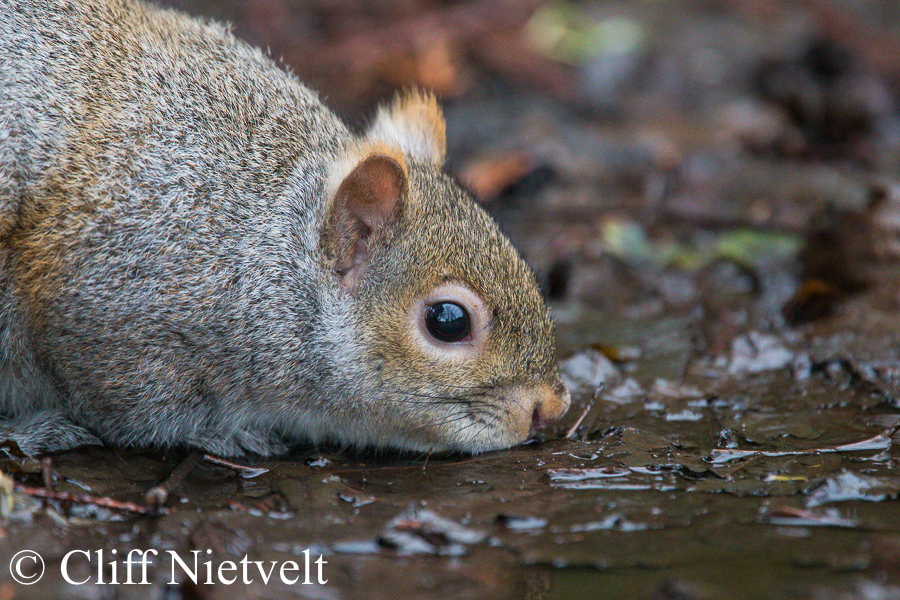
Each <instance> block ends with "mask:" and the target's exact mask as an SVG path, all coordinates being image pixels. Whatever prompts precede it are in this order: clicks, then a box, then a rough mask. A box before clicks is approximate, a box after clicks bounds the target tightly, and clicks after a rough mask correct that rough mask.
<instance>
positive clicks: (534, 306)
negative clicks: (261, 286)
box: [320, 92, 569, 452]
mask: <svg viewBox="0 0 900 600" xmlns="http://www.w3.org/2000/svg"><path fill="white" fill-rule="evenodd" d="M444 153H445V133H444V120H443V117H442V115H441V111H440V109H439V108H438V105H437V103H436V101H435V100H434V98H433V97H432V96H430V95H425V94H422V93H419V92H411V93H408V94H406V95H404V96H398V97H397V98H396V99H395V100H394V102H393V103H392V104H391V105H389V106H387V107H383V108H381V109H380V110H379V112H378V114H377V115H376V117H375V120H374V122H373V124H372V126H371V127H370V129H369V130H368V132H367V135H366V136H365V137H364V138H363V139H360V140H358V141H357V142H356V144H355V145H352V146H351V147H350V148H348V149H347V150H346V151H345V153H344V155H343V157H342V158H341V159H339V160H338V161H336V162H335V164H334V165H332V170H331V175H330V179H329V184H328V194H329V205H328V209H327V215H326V218H325V222H324V225H323V230H322V232H321V237H320V240H321V250H322V252H323V256H324V262H325V265H326V267H327V269H328V271H329V273H330V276H331V277H332V284H333V285H334V286H335V288H337V289H338V290H339V295H342V296H343V297H345V298H346V299H347V301H348V302H349V304H350V307H351V308H350V311H349V312H350V314H352V319H353V320H354V321H355V330H356V333H357V334H358V335H359V337H360V342H361V343H360V344H359V346H358V347H359V348H360V353H361V355H360V356H355V357H354V356H347V357H346V360H358V361H361V362H362V364H363V365H364V366H365V370H364V375H363V376H362V377H361V378H360V380H359V381H358V382H356V383H357V390H356V391H357V393H358V394H359V396H360V406H361V407H362V408H361V410H362V411H365V412H366V414H365V421H366V423H368V425H367V426H366V427H362V426H360V428H359V429H357V439H343V440H342V441H345V442H351V443H360V442H362V443H366V444H373V445H379V446H385V445H389V446H394V447H398V448H405V449H414V450H432V449H433V450H437V451H446V450H459V451H466V452H480V451H485V450H492V449H497V448H504V447H508V446H511V445H514V444H517V443H519V442H522V441H524V440H525V439H526V438H527V437H528V436H529V435H530V433H531V432H532V431H533V430H534V429H535V428H536V427H540V426H541V425H542V424H544V423H546V422H548V421H552V420H556V419H558V418H559V417H560V416H562V415H563V414H564V413H565V411H566V409H567V408H568V405H569V393H568V391H567V390H566V388H565V386H564V385H563V383H562V381H561V379H560V377H559V373H558V371H557V367H556V357H555V351H554V343H553V326H552V323H551V321H550V319H549V316H548V313H547V308H546V307H545V305H544V302H543V300H542V298H541V296H540V293H539V291H538V287H537V284H536V282H535V278H534V275H533V273H532V272H531V270H530V269H529V267H528V266H527V265H526V264H525V262H524V261H523V260H522V258H521V257H520V256H519V254H518V252H517V251H516V250H515V249H514V248H513V246H512V244H511V243H510V242H509V240H508V239H507V238H506V237H505V236H504V235H503V234H502V233H501V232H500V230H499V228H498V227H497V225H496V223H495V222H494V221H493V220H492V219H491V218H490V217H489V216H488V215H487V214H486V213H485V212H484V211H483V210H482V209H481V207H480V206H478V205H477V204H476V203H475V202H474V200H473V199H472V197H471V196H470V195H469V194H468V193H467V192H465V191H464V190H463V189H462V188H461V187H460V186H459V185H457V184H456V182H454V181H453V180H452V179H451V178H450V177H449V176H447V175H446V174H445V173H443V172H442V170H441V165H442V163H443V160H444ZM363 429H366V431H365V432H363V431H362V430H363ZM360 434H361V435H360ZM337 437H341V436H340V435H338V436H337Z"/></svg>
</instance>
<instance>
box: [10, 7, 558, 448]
mask: <svg viewBox="0 0 900 600" xmlns="http://www.w3.org/2000/svg"><path fill="white" fill-rule="evenodd" d="M444 154H445V131H444V121H443V117H442V115H441V111H440V109H439V107H438V105H437V103H436V101H435V100H434V98H433V97H432V96H430V95H429V94H425V93H421V92H415V91H413V92H408V93H406V94H403V95H399V96H397V97H396V98H395V100H394V101H393V102H392V103H391V104H389V105H387V106H384V107H382V108H381V109H379V111H378V112H377V114H376V115H375V117H374V120H373V122H372V124H371V125H370V127H369V128H368V130H367V131H366V132H365V133H363V134H361V135H357V134H354V133H352V132H351V131H350V130H349V129H348V128H347V127H346V126H345V125H344V124H343V123H342V122H341V121H340V120H339V119H338V118H337V117H335V116H334V115H333V113H332V112H331V111H329V110H328V109H327V108H326V107H325V106H324V105H323V104H322V103H321V102H320V101H319V99H318V98H317V96H316V94H315V93H314V92H312V91H310V90H309V89H307V88H306V87H304V86H303V85H301V84H300V83H299V82H298V81H297V79H296V78H295V77H294V76H293V75H291V74H290V73H287V72H285V71H284V70H282V69H281V68H280V67H279V66H278V65H277V64H276V63H275V62H274V61H272V60H271V59H270V58H269V57H268V56H266V55H265V54H264V53H263V52H261V51H260V50H258V49H255V48H253V47H251V46H249V45H247V44H245V43H243V42H241V41H239V40H238V39H236V38H235V37H234V36H233V35H232V33H231V32H230V31H229V30H228V29H227V28H226V27H224V26H221V25H219V24H216V23H211V22H202V21H200V20H196V19H192V18H189V17H187V16H185V15H183V14H181V13H179V12H176V11H172V10H167V9H162V8H158V7H155V6H152V5H149V4H144V3H141V2H138V1H136V0H8V1H6V2H3V3H0V433H2V432H3V431H6V432H7V435H6V437H8V438H11V439H13V440H15V441H16V442H18V444H19V446H20V447H21V448H22V450H24V451H25V452H27V453H31V454H35V453H44V452H52V451H57V450H61V449H67V448H70V447H74V446H78V445H81V444H85V443H97V442H98V441H101V442H103V443H107V444H111V445H122V446H153V447H170V446H174V445H187V446H193V447H198V448H201V449H203V450H206V451H209V452H213V453H216V454H220V455H226V456H227V455H240V454H243V453H245V452H254V453H258V454H262V455H269V454H274V453H279V452H282V451H284V450H285V449H286V447H287V444H290V443H294V442H297V441H312V442H319V441H332V442H336V443H340V444H346V445H355V446H374V447H394V448H398V449H407V450H416V451H431V450H435V451H463V452H480V451H485V450H490V449H496V448H503V447H508V446H511V445H513V444H516V443H519V442H521V441H523V440H524V439H525V438H526V437H527V436H528V435H529V434H530V432H531V430H532V427H533V426H534V425H539V424H541V423H542V422H546V421H550V420H554V419H556V418H558V417H559V416H561V415H562V414H563V413H564V412H565V410H566V408H567V407H568V403H569V395H568V392H567V391H566V390H565V387H564V385H563V384H562V382H561V380H560V377H559V374H558V372H557V368H556V362H555V352H554V348H553V328H552V324H551V321H550V319H549V317H548V313H547V309H546V308H545V306H544V303H543V301H542V299H541V297H540V294H539V292H538V288H537V286H536V283H535V280H534V276H533V274H532V272H531V271H530V270H529V268H528V267H527V266H526V264H525V263H524V261H523V260H522V259H521V257H520V256H519V255H518V253H517V252H516V251H515V249H514V248H513V247H512V245H511V244H510V243H509V241H508V240H507V239H506V238H505V237H504V236H503V235H502V234H501V233H500V231H499V229H498V228H497V226H496V225H495V223H494V222H493V221H492V220H491V219H490V217H489V216H488V215H487V214H486V213H485V212H484V211H483V210H482V209H481V208H480V207H479V206H478V205H477V204H476V203H475V202H474V201H473V200H472V199H471V197H470V196H469V195H468V194H467V193H466V192H465V191H463V190H462V189H461V188H460V187H459V186H458V185H457V184H456V183H455V182H454V180H453V179H452V178H451V177H449V176H448V175H446V174H445V173H443V172H442V170H441V165H442V163H443V161H444ZM442 302H452V303H455V304H456V305H459V306H462V307H463V308H464V309H465V314H466V316H467V317H468V318H469V320H470V321H471V333H470V335H469V336H468V337H467V338H465V339H461V340H459V341H452V342H449V343H447V342H442V341H441V340H440V339H435V338H434V336H433V335H431V334H430V332H431V331H432V330H431V329H429V327H432V328H433V325H432V323H433V321H428V319H432V317H427V316H426V317H423V314H431V313H429V307H433V306H435V305H436V304H435V303H438V304H440V303H442ZM435 318H436V317H435ZM423 319H424V320H423ZM423 323H424V324H423Z"/></svg>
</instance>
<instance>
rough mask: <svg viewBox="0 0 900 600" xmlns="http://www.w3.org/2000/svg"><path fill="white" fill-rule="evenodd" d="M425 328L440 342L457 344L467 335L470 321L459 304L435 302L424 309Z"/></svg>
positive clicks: (467, 314)
mask: <svg viewBox="0 0 900 600" xmlns="http://www.w3.org/2000/svg"><path fill="white" fill-rule="evenodd" d="M425 327H427V328H428V333H430V334H431V335H432V336H434V338H435V339H437V340H439V341H441V342H459V341H462V340H464V339H465V338H466V337H467V336H468V335H469V331H470V329H471V319H470V318H469V313H467V312H466V309H464V308H463V307H462V306H460V305H459V304H456V303H455V302H437V303H435V304H432V305H431V306H429V307H427V308H426V309H425Z"/></svg>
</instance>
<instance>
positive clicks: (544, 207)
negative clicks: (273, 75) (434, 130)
mask: <svg viewBox="0 0 900 600" xmlns="http://www.w3.org/2000/svg"><path fill="white" fill-rule="evenodd" d="M167 3H168V4H171V5H173V6H177V7H178V8H181V9H183V10H185V11H187V12H189V13H192V14H195V15H202V16H207V17H211V18H214V19H217V20H223V21H228V22H231V23H233V24H234V28H235V31H236V33H237V35H238V36H240V37H242V38H244V39H246V40H248V41H249V42H251V43H253V44H255V45H258V46H261V47H264V48H268V49H269V50H270V52H271V54H272V56H273V57H276V58H280V59H281V60H283V62H284V64H285V65H286V66H287V67H288V68H290V69H291V70H292V71H294V72H295V73H296V74H297V75H298V76H299V77H300V78H301V79H302V80H304V81H305V82H308V83H309V84H310V85H311V86H312V87H313V88H315V89H317V90H319V91H320V93H321V95H322V97H323V98H324V99H325V101H326V102H327V103H328V104H329V105H330V106H332V107H333V108H334V109H335V110H336V111H337V112H338V114H340V115H341V116H342V117H343V118H345V119H346V120H347V121H348V122H349V123H350V124H351V125H352V126H354V127H356V128H357V129H360V130H361V129H363V128H364V127H365V124H366V120H367V119H368V117H369V116H370V115H371V114H372V112H373V110H374V107H375V106H376V105H377V104H378V103H379V102H382V101H385V100H387V99H389V98H390V96H391V95H392V94H393V93H394V92H395V91H396V90H397V89H399V88H403V87H407V86H418V87H422V88H426V89H431V90H433V91H434V92H435V94H436V95H437V96H438V97H439V98H440V99H441V101H442V102H443V104H444V106H445V111H446V117H447V120H448V144H449V161H448V169H449V170H450V172H451V173H453V174H454V175H455V176H457V177H458V178H459V179H460V180H461V181H462V182H463V183H464V184H465V185H466V186H468V187H469V188H470V189H471V190H472V191H473V192H474V193H475V194H476V195H477V197H478V199H479V201H480V202H482V203H483V204H484V205H485V207H486V208H487V209H488V210H489V211H490V212H491V213H493V214H494V215H495V217H497V218H498V220H499V221H500V222H501V225H502V226H503V227H504V229H505V230H506V231H507V232H508V233H509V234H510V236H511V237H512V238H513V240H514V242H515V243H516V244H517V245H518V247H519V248H521V249H522V251H523V253H524V254H525V255H526V258H527V259H528V260H529V261H530V262H531V264H532V265H533V266H534V267H535V269H536V271H537V273H538V277H539V279H540V281H541V283H542V285H543V288H544V291H545V294H546V295H547V297H548V298H549V299H550V300H553V301H558V302H560V303H562V304H561V305H560V306H558V307H557V317H558V319H559V320H560V323H561V328H560V336H561V339H562V346H563V351H564V353H565V352H566V351H567V350H570V349H574V348H578V347H580V346H582V345H583V344H585V343H594V342H598V341H602V340H603V339H606V338H605V337H604V335H605V334H604V333H603V332H602V331H600V330H598V329H597V328H596V327H592V328H589V332H588V333H585V328H584V327H583V324H584V322H585V319H586V318H588V317H586V316H585V313H584V312H583V311H581V312H577V311H576V312H577V314H573V313H572V311H571V310H569V311H568V312H567V310H566V309H565V307H566V306H569V307H570V308H571V306H574V305H578V306H581V307H588V308H589V309H590V310H591V311H593V313H594V314H595V316H596V317H597V318H595V319H594V320H595V321H597V322H598V323H603V322H606V321H608V320H609V319H607V317H610V316H614V317H616V318H617V320H618V321H619V322H622V319H626V320H627V319H629V318H631V319H635V320H638V321H642V320H644V319H646V318H655V317H663V316H665V315H667V314H672V313H677V314H681V315H685V314H687V315H693V317H692V318H691V320H692V321H693V322H694V324H695V329H696V330H697V334H696V336H695V338H696V339H695V341H694V342H693V343H695V344H696V345H698V350H699V351H700V352H701V353H711V354H716V353H717V352H718V351H721V350H723V349H724V348H726V347H727V346H728V344H729V343H730V341H731V339H732V338H733V337H734V335H735V334H736V333H737V332H738V331H740V330H743V329H749V328H755V329H763V330H772V329H776V330H777V329H782V328H784V327H785V326H794V325H800V324H803V323H807V322H812V321H817V320H820V319H823V318H827V317H830V316H833V315H834V314H835V312H840V311H839V310H838V308H840V307H841V306H843V305H842V304H841V303H843V302H845V301H846V300H847V299H848V298H852V297H854V295H855V294H858V293H859V292H861V291H863V290H866V289H871V288H872V287H873V285H875V284H878V285H879V286H880V288H881V289H882V290H883V291H884V293H885V296H884V298H883V300H884V302H882V303H881V305H882V306H886V305H890V306H887V308H891V307H893V306H894V305H900V300H898V298H900V296H898V293H897V290H898V289H900V287H898V286H896V285H894V283H893V279H892V278H891V276H890V275H887V276H885V275H882V274H879V273H873V272H870V271H871V270H872V269H875V268H876V265H878V264H881V265H884V264H888V265H890V264H891V263H892V261H893V260H894V259H895V257H896V254H897V252H898V248H900V246H898V239H897V235H898V231H900V212H898V210H897V209H898V207H900V204H898V203H900V192H898V189H900V188H898V187H897V182H898V178H897V174H898V172H900V171H898V166H900V120H898V111H897V108H898V106H897V91H898V83H900V81H898V80H900V3H897V2H896V1H894V0H696V1H692V2H677V1H674V0H632V1H630V2H614V1H595V2H569V1H562V2H558V1H540V0H521V1H512V0H470V1H463V2H452V1H447V0H361V1H350V0H246V1H240V2H228V1H224V0H169V1H168V2H167ZM882 271H884V270H882ZM885 272H887V273H889V272H890V270H887V271H885ZM885 303H886V304H885ZM866 310H868V308H867V309H866ZM588 319H589V318H588ZM589 320H590V319H589ZM567 323H572V324H573V327H571V328H570V329H571V330H570V329H567V327H566V324H567ZM610 335H612V334H610Z"/></svg>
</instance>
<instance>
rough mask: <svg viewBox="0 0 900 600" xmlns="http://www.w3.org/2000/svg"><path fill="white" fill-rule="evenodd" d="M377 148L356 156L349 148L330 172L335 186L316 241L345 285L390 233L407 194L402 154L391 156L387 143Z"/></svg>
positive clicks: (350, 287) (352, 281) (349, 286)
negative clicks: (355, 158) (326, 214)
mask: <svg viewBox="0 0 900 600" xmlns="http://www.w3.org/2000/svg"><path fill="white" fill-rule="evenodd" d="M378 150H379V148H378V147H375V148H374V149H371V148H367V149H364V153H363V155H362V158H361V159H359V160H358V162H354V161H352V160H351V159H352V158H353V157H354V155H355V154H356V152H353V151H351V152H350V153H348V156H347V157H346V159H345V160H344V161H342V162H341V163H338V164H337V165H335V167H334V170H333V172H332V175H331V177H332V179H333V181H332V182H331V184H330V185H329V188H331V189H333V190H334V192H333V195H332V198H331V206H330V207H329V210H328V216H327V218H326V220H325V227H324V230H323V231H322V237H321V242H320V243H321V244H322V249H323V250H324V252H325V256H326V257H327V259H328V260H329V261H330V262H331V268H332V270H333V271H334V273H335V275H336V276H337V278H338V281H339V284H340V286H341V287H342V288H343V289H345V290H347V291H352V290H353V289H354V288H355V287H356V282H357V281H359V278H360V277H361V276H362V274H363V273H364V272H365V270H366V268H367V267H368V266H369V257H370V252H371V250H372V248H373V247H374V246H375V245H377V244H379V243H381V242H382V240H384V239H387V238H389V237H390V233H389V230H390V228H391V226H392V225H393V224H394V223H395V222H396V221H397V219H399V217H400V213H401V211H402V208H403V199H404V196H405V195H406V186H407V174H406V167H405V166H404V164H403V156H402V155H395V156H391V155H390V154H391V152H390V150H389V149H387V148H383V150H384V151H383V152H379V151H378ZM348 170H349V172H347V171H348ZM344 173H346V174H344ZM337 179H340V181H339V182H338V181H337Z"/></svg>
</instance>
